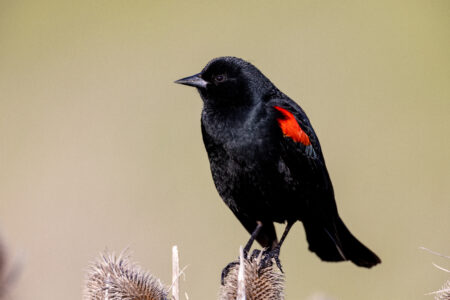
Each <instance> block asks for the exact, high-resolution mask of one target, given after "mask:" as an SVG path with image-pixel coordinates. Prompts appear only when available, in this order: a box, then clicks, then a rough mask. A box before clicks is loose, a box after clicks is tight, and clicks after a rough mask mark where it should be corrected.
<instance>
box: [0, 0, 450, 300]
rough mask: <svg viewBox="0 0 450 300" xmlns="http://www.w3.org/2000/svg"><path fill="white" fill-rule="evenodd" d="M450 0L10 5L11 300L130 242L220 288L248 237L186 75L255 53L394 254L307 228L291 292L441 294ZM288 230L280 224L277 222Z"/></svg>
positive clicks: (166, 275) (3, 166)
mask: <svg viewBox="0 0 450 300" xmlns="http://www.w3.org/2000/svg"><path fill="white" fill-rule="evenodd" d="M449 37H450V1H448V0H442V1H433V0H431V1H415V0H414V1H402V2H399V1H284V2H280V3H275V1H273V2H269V1H267V2H264V1H246V2H241V1H222V2H210V1H177V2H175V1H151V0H147V1H142V0H136V1H123V0H91V1H87V0H82V1H60V0H58V1H57V0H55V1H31V0H29V1H25V0H24V1H19V0H17V1H6V0H2V1H1V2H0V231H1V234H2V237H3V239H4V241H6V242H7V243H8V246H9V253H10V256H11V257H12V258H14V257H15V258H17V259H21V260H22V261H23V270H22V273H21V276H20V279H19V280H18V281H17V282H16V285H15V286H14V289H13V292H12V296H13V298H14V299H80V297H81V291H82V285H83V277H84V273H85V269H86V266H87V264H88V262H89V261H92V260H93V259H94V258H95V257H96V256H97V254H98V252H99V251H102V250H104V249H106V248H107V249H110V250H116V251H120V250H122V249H124V248H125V247H130V248H131V249H132V252H133V257H134V258H135V259H136V260H137V261H138V262H139V263H140V264H141V265H142V266H143V267H144V268H146V269H149V270H150V271H151V272H152V273H153V274H155V275H156V276H158V277H160V278H161V279H162V280H163V281H164V282H166V283H170V280H171V279H170V278H171V266H170V264H171V262H170V261H171V250H170V249H171V246H172V245H174V244H176V245H178V246H179V249H180V256H181V264H182V266H184V265H188V268H187V270H186V279H185V281H182V286H181V288H182V291H186V292H187V293H188V295H189V298H190V299H214V298H215V297H216V294H217V291H218V288H219V277H220V272H221V270H222V268H223V267H224V266H225V265H226V264H227V263H228V262H230V261H231V260H233V259H235V258H236V257H237V255H238V248H239V246H240V245H242V244H244V243H245V242H246V240H247V238H248V234H247V233H246V232H245V230H244V229H243V228H242V226H241V225H240V223H239V222H238V221H237V220H236V219H235V217H234V216H233V215H232V213H231V212H230V211H229V210H228V208H226V206H225V205H224V204H223V203H222V201H221V199H220V198H219V196H218V195H217V192H216V190H215V188H214V185H213V182H212V179H211V175H210V171H209V164H208V161H207V157H206V153H205V150H204V148H203V143H202V139H201V133H200V111H201V107H202V103H201V100H200V98H199V96H198V94H197V92H196V91H195V90H194V89H192V88H187V87H184V86H178V85H175V84H173V81H174V80H176V79H179V78H181V77H184V76H187V75H192V74H194V73H197V72H199V71H200V70H201V68H203V66H204V65H205V64H206V63H207V62H208V61H209V60H210V59H212V58H214V57H217V56H222V55H233V56H238V57H242V58H244V59H247V60H249V61H251V62H252V63H254V64H255V65H256V66H257V67H258V68H260V69H261V70H262V72H263V73H265V74H266V75H267V76H268V77H269V78H270V79H271V80H272V81H273V82H274V83H275V84H276V85H277V86H278V87H279V88H280V89H281V90H282V91H284V92H285V93H287V94H288V95H289V96H291V97H292V98H293V99H296V101H297V102H298V103H300V104H301V105H302V106H303V108H304V109H305V110H306V112H307V113H308V115H309V117H310V119H311V120H312V123H313V125H314V126H315V129H316V131H317V133H318V135H319V137H320V140H321V143H322V147H323V149H324V153H325V157H326V160H327V164H328V169H329V171H330V173H331V177H332V179H333V183H334V186H335V191H336V196H337V202H338V206H339V208H340V213H341V215H342V217H343V219H344V220H345V222H346V223H347V225H348V226H349V228H351V230H352V231H353V233H354V234H355V235H356V236H357V237H359V238H360V239H361V240H362V241H363V242H364V243H365V244H367V245H368V246H369V247H370V248H372V249H373V250H374V251H375V252H376V253H377V254H379V256H380V257H381V258H382V260H383V263H382V264H381V265H380V266H377V267H375V268H374V269H371V270H366V269H361V268H357V267H355V266H354V265H352V264H350V263H340V264H332V263H323V262H320V261H319V259H318V258H317V257H316V256H315V255H314V254H312V253H310V252H309V251H308V250H307V243H306V240H305V236H304V232H303V228H302V226H301V224H297V225H296V226H295V227H294V229H293V231H292V232H291V234H290V235H289V238H288V240H287V242H286V244H285V246H284V247H283V248H284V249H283V251H282V254H281V258H282V262H283V265H284V269H285V272H286V277H287V287H286V288H287V291H286V292H287V299H307V298H308V297H310V296H311V295H313V294H314V293H318V292H323V293H326V294H328V295H332V296H333V297H335V298H336V299H431V298H432V296H425V295H424V294H425V293H427V292H431V291H433V290H436V289H438V288H439V287H440V286H441V284H442V283H443V282H444V280H445V279H446V276H448V275H447V274H445V273H444V272H442V271H440V270H437V269H436V268H434V267H433V266H432V265H431V262H436V263H438V264H441V265H443V266H446V267H449V261H448V260H443V259H442V258H439V257H436V256H433V255H431V254H429V253H427V252H424V251H421V250H419V249H418V247H419V246H425V247H428V248H430V249H433V250H436V251H439V252H442V253H445V254H447V255H448V254H450V239H449V238H450V218H449V212H450V201H449V199H450V192H449V184H450V170H449V169H450V121H449V116H450V55H449V53H450V38H449ZM278 230H279V231H281V230H282V227H281V226H280V227H278Z"/></svg>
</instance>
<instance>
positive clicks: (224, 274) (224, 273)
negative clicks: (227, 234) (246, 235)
mask: <svg viewBox="0 0 450 300" xmlns="http://www.w3.org/2000/svg"><path fill="white" fill-rule="evenodd" d="M262 226H263V224H262V222H260V221H256V228H255V230H253V232H252V235H251V236H250V239H249V240H248V242H247V244H246V245H245V248H244V250H243V252H244V258H247V257H248V252H249V251H250V248H251V247H252V245H253V242H254V241H255V239H256V237H257V236H258V234H259V232H260V231H261V228H262ZM255 251H256V250H255ZM238 264H239V261H233V262H231V263H229V264H228V265H227V266H226V267H225V268H224V269H223V270H222V275H221V283H222V285H224V283H225V277H227V275H228V273H229V272H230V270H231V268H233V267H234V266H236V265H238Z"/></svg>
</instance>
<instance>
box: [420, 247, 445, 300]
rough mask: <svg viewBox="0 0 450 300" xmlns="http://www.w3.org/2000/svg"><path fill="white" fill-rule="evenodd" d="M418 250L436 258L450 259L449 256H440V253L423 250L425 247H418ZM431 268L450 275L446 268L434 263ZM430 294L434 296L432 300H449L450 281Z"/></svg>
mask: <svg viewBox="0 0 450 300" xmlns="http://www.w3.org/2000/svg"><path fill="white" fill-rule="evenodd" d="M419 248H420V249H422V250H425V251H428V252H430V253H431V254H434V255H436V256H440V257H443V258H448V259H450V256H448V255H443V254H441V253H439V252H436V251H433V250H430V249H428V248H425V247H419ZM433 266H435V267H436V268H438V269H439V270H441V271H444V272H447V273H450V270H448V269H446V268H443V267H441V266H438V265H437V264H435V263H433ZM430 294H433V295H434V299H435V300H450V280H447V282H446V283H444V285H443V286H442V288H441V289H440V290H437V291H436V292H432V293H430Z"/></svg>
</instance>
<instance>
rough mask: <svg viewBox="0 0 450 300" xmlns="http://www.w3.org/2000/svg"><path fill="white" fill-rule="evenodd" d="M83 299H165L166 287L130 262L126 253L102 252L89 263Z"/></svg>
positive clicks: (166, 296) (166, 295) (166, 294)
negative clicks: (117, 254)
mask: <svg viewBox="0 0 450 300" xmlns="http://www.w3.org/2000/svg"><path fill="white" fill-rule="evenodd" d="M83 299H85V300H104V299H108V300H119V299H120V300H162V299H168V289H167V288H166V287H165V286H164V285H163V284H162V283H161V281H160V280H159V279H157V278H155V277H154V276H153V275H151V274H150V273H149V272H146V271H144V270H142V269H141V268H140V267H139V266H138V265H136V264H135V263H133V262H131V261H130V258H129V255H128V253H126V252H122V253H121V254H120V255H119V256H116V255H115V254H114V253H112V254H111V253H103V254H101V255H100V257H99V258H98V259H97V261H96V262H94V263H92V264H91V265H90V266H89V270H88V272H87V276H86V282H85V289H84V298H83Z"/></svg>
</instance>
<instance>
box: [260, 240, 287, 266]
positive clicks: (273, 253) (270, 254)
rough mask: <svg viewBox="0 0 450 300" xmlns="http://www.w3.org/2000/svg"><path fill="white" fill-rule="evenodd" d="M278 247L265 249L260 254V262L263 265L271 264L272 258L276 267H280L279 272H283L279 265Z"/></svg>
mask: <svg viewBox="0 0 450 300" xmlns="http://www.w3.org/2000/svg"><path fill="white" fill-rule="evenodd" d="M279 257H280V247H278V246H277V247H275V248H274V249H272V250H270V249H265V250H264V252H263V255H262V261H261V264H263V265H265V266H269V265H272V259H273V260H274V261H275V263H276V265H277V267H278V269H280V271H281V273H284V271H283V267H282V266H281V261H280V258H279Z"/></svg>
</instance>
